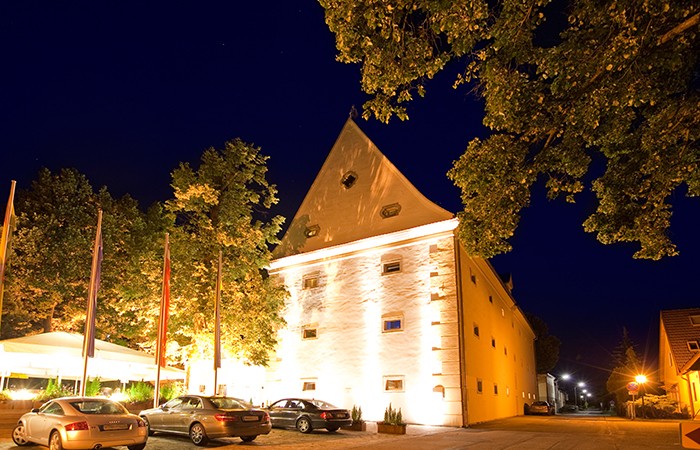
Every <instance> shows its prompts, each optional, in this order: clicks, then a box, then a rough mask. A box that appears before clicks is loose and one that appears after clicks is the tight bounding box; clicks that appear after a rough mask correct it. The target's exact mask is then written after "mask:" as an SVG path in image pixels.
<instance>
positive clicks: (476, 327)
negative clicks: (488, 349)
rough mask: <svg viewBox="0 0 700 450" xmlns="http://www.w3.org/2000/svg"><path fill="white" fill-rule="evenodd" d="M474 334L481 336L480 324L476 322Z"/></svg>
mask: <svg viewBox="0 0 700 450" xmlns="http://www.w3.org/2000/svg"><path fill="white" fill-rule="evenodd" d="M474 336H476V337H479V325H477V324H474Z"/></svg>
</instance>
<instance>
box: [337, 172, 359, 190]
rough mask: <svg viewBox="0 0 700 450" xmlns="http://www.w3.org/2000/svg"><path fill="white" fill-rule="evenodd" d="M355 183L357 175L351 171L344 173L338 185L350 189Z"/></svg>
mask: <svg viewBox="0 0 700 450" xmlns="http://www.w3.org/2000/svg"><path fill="white" fill-rule="evenodd" d="M355 182H357V174H356V173H355V172H353V171H350V172H346V173H345V175H343V178H341V179H340V184H342V185H343V187H345V189H350V188H351V187H353V186H354V185H355Z"/></svg>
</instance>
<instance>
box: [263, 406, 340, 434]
mask: <svg viewBox="0 0 700 450" xmlns="http://www.w3.org/2000/svg"><path fill="white" fill-rule="evenodd" d="M268 411H269V412H270V419H271V420H272V426H273V427H279V428H296V429H297V430H299V431H301V432H302V433H310V432H311V431H313V430H314V429H317V428H325V429H326V430H328V431H329V432H331V433H332V432H334V431H337V430H338V428H340V427H346V426H350V425H352V417H351V415H350V411H348V410H347V409H342V408H338V407H337V406H333V405H331V404H330V403H328V402H324V401H323V400H310V399H303V398H283V399H282V400H278V401H276V402H275V403H273V404H272V405H270V407H269V408H268Z"/></svg>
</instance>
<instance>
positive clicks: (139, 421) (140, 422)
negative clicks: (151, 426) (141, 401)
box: [136, 419, 146, 428]
mask: <svg viewBox="0 0 700 450" xmlns="http://www.w3.org/2000/svg"><path fill="white" fill-rule="evenodd" d="M136 426H137V427H139V428H143V427H145V426H146V422H144V421H143V420H141V419H138V420H136Z"/></svg>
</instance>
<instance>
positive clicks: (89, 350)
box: [80, 209, 102, 397]
mask: <svg viewBox="0 0 700 450" xmlns="http://www.w3.org/2000/svg"><path fill="white" fill-rule="evenodd" d="M101 252H102V210H101V209H98V210H97V232H96V233H95V246H94V247H93V249H92V270H91V272H90V290H89V291H88V304H87V312H86V314H85V333H84V334H83V378H82V381H81V383H80V395H81V397H85V388H86V384H87V366H88V358H92V357H93V356H94V355H95V314H96V312H97V311H96V309H97V289H98V288H99V283H100V278H99V277H100V275H99V271H100V264H101V263H102V261H101V259H102V255H101Z"/></svg>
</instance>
